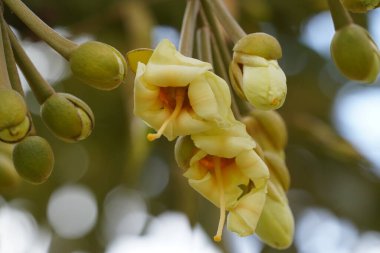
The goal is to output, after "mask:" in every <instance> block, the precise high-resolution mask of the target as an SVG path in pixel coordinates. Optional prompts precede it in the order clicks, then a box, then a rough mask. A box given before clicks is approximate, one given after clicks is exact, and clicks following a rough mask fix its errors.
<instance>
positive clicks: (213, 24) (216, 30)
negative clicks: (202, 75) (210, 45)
mask: <svg viewBox="0 0 380 253" xmlns="http://www.w3.org/2000/svg"><path fill="white" fill-rule="evenodd" d="M201 1H202V10H203V12H204V14H205V16H206V19H207V22H208V24H209V25H210V29H211V31H212V32H213V34H214V37H215V40H216V45H217V47H218V49H219V51H220V53H221V57H222V60H223V63H224V65H225V71H226V70H227V69H228V66H229V65H230V62H231V55H230V50H229V49H228V47H227V44H226V41H225V39H224V37H223V33H222V30H221V29H220V26H219V23H218V20H217V19H216V17H215V16H214V14H213V12H212V9H211V6H210V4H209V3H208V1H207V0H201Z"/></svg>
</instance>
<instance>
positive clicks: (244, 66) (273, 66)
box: [230, 33, 287, 110]
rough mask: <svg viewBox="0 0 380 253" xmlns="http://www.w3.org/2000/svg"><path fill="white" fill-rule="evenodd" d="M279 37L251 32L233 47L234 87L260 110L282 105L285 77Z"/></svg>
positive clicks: (284, 92)
mask: <svg viewBox="0 0 380 253" xmlns="http://www.w3.org/2000/svg"><path fill="white" fill-rule="evenodd" d="M281 54H282V53H281V47H280V45H279V44H278V42H277V40H276V39H275V38H273V37H272V36H270V35H267V34H264V33H254V34H249V35H247V36H245V37H243V38H242V39H241V40H239V41H238V42H237V43H236V45H235V47H234V55H233V60H232V62H231V65H230V76H231V80H232V84H233V86H234V88H235V90H236V91H237V92H238V93H239V94H240V96H241V97H242V98H245V99H246V100H248V102H250V103H251V104H252V105H254V106H255V107H256V108H258V109H263V110H270V109H277V108H279V107H281V106H282V104H283V103H284V101H285V97H286V93H287V86H286V76H285V74H284V72H283V71H282V69H281V68H280V66H279V65H278V63H277V59H278V58H281Z"/></svg>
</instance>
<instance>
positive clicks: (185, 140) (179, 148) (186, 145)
mask: <svg viewBox="0 0 380 253" xmlns="http://www.w3.org/2000/svg"><path fill="white" fill-rule="evenodd" d="M195 149H196V147H195V145H194V142H193V141H192V140H191V138H190V136H189V135H187V136H181V137H179V138H178V139H177V141H176V143H175V146H174V157H175V160H176V162H177V164H178V167H180V168H181V169H184V170H187V169H188V168H189V167H190V160H191V158H192V157H193V155H194V150H195Z"/></svg>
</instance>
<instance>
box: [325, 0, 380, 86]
mask: <svg viewBox="0 0 380 253" xmlns="http://www.w3.org/2000/svg"><path fill="white" fill-rule="evenodd" d="M379 3H380V1H379V0H374V1H368V0H342V1H339V0H329V6H330V10H331V14H332V17H333V21H334V25H335V30H336V32H335V35H334V37H333V40H332V42H331V48H330V49H331V56H332V58H333V60H334V62H335V65H336V66H337V67H338V69H339V70H340V72H341V73H342V74H343V75H344V76H345V77H347V78H348V79H350V80H355V81H359V82H363V83H373V82H375V81H376V79H377V76H378V75H379V72H380V51H379V48H378V47H377V45H376V43H375V42H374V41H373V39H372V38H371V36H370V34H369V33H368V31H367V30H366V29H364V28H363V27H361V26H359V25H356V24H355V23H354V22H353V21H352V18H351V16H350V14H349V12H348V11H347V10H349V11H352V12H367V11H368V10H371V9H373V8H375V7H378V6H379Z"/></svg>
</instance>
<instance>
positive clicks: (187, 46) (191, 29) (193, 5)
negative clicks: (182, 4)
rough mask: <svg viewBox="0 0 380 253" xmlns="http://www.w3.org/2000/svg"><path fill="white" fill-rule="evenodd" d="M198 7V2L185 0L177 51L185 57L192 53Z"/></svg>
mask: <svg viewBox="0 0 380 253" xmlns="http://www.w3.org/2000/svg"><path fill="white" fill-rule="evenodd" d="M199 6H200V4H199V0H187V4H186V10H185V14H184V16H183V21H182V27H181V36H180V40H179V50H178V51H179V52H181V53H182V54H183V55H185V56H191V55H192V53H193V47H194V33H195V27H196V24H197V16H198V12H199Z"/></svg>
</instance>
